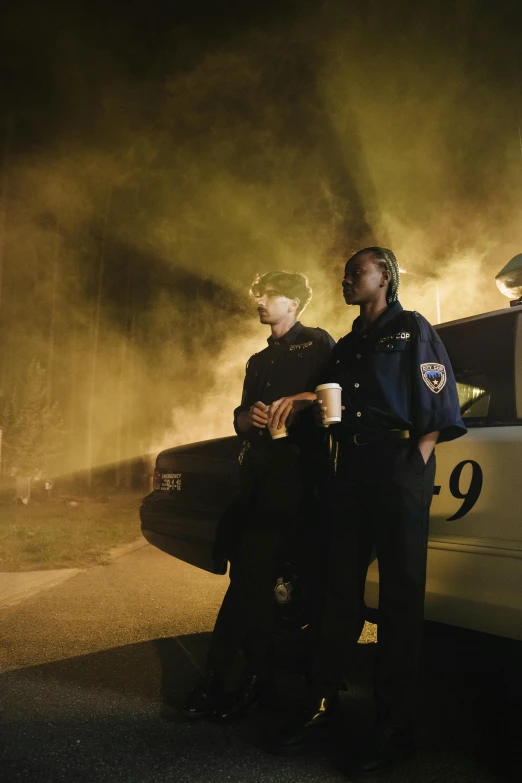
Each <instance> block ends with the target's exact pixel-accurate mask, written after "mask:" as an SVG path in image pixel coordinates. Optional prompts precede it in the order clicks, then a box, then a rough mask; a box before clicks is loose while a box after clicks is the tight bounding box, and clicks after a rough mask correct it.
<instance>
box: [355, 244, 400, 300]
mask: <svg viewBox="0 0 522 783" xmlns="http://www.w3.org/2000/svg"><path fill="white" fill-rule="evenodd" d="M362 253H370V254H371V255H372V256H373V257H374V259H375V261H376V263H377V266H379V267H380V268H381V269H383V270H386V269H387V270H388V272H389V273H390V282H389V284H388V290H387V292H386V304H389V305H390V304H393V302H396V301H397V299H398V298H399V297H398V293H397V292H398V290H399V285H400V282H401V273H400V270H399V262H398V261H397V259H396V258H395V253H394V252H393V250H390V249H389V248H387V247H365V248H363V249H362V250H358V251H357V253H354V255H356V256H359V255H362ZM352 258H353V256H352Z"/></svg>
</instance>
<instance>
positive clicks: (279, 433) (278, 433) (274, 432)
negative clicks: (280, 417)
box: [267, 423, 288, 440]
mask: <svg viewBox="0 0 522 783" xmlns="http://www.w3.org/2000/svg"><path fill="white" fill-rule="evenodd" d="M267 427H268V432H269V433H270V435H271V436H272V440H277V439H278V438H286V437H287V436H288V430H287V429H286V427H281V429H280V430H278V429H277V427H272V426H271V424H270V423H268V424H267Z"/></svg>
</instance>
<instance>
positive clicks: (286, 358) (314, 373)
mask: <svg viewBox="0 0 522 783" xmlns="http://www.w3.org/2000/svg"><path fill="white" fill-rule="evenodd" d="M267 342H268V346H267V347H266V348H265V349H264V350H263V351H260V352H259V353H255V354H254V355H253V356H251V357H250V359H249V360H248V362H247V366H246V374H245V382H244V385H243V397H242V399H241V405H239V407H237V408H236V409H235V411H234V428H235V430H236V432H237V434H238V435H239V436H240V437H242V438H246V439H248V440H249V441H250V442H251V443H253V444H254V445H257V444H260V445H261V444H265V443H268V442H269V441H272V439H271V437H270V433H269V432H268V429H266V428H265V429H262V430H260V429H258V428H255V427H253V428H252V430H251V431H250V432H249V433H244V432H241V430H240V429H239V428H238V426H237V417H238V415H239V414H240V413H241V412H242V411H247V410H248V409H249V408H250V406H251V405H253V404H254V403H255V402H257V401H258V400H261V402H264V403H265V405H270V403H272V402H275V400H279V399H280V398H281V397H290V396H292V395H293V394H299V393H300V392H303V391H314V389H315V387H316V386H317V384H318V383H319V382H320V379H321V377H322V376H323V375H324V372H325V368H326V366H327V364H328V361H329V360H330V357H331V354H332V348H333V347H334V345H335V341H334V339H333V338H332V337H331V336H330V335H329V334H328V332H325V331H324V329H316V328H312V327H310V326H303V325H302V324H301V323H300V322H299V321H297V322H296V323H295V324H294V326H293V327H292V328H291V329H290V330H289V331H288V332H287V333H286V334H285V335H283V337H280V338H279V339H277V340H275V339H274V338H273V337H269V338H268V340H267ZM289 432H290V433H291V435H292V438H291V439H292V440H294V439H295V440H302V439H303V437H304V438H307V436H311V437H312V440H313V435H314V434H316V433H314V425H313V417H312V412H311V410H308V411H303V412H302V413H301V414H299V415H298V416H297V417H296V419H295V422H294V423H293V424H292V425H291V426H290V428H289ZM300 436H301V437H300ZM277 442H280V441H277Z"/></svg>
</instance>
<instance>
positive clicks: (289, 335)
mask: <svg viewBox="0 0 522 783" xmlns="http://www.w3.org/2000/svg"><path fill="white" fill-rule="evenodd" d="M300 329H301V321H296V322H295V324H294V325H293V326H292V328H291V329H289V330H288V332H286V333H285V334H284V335H283V336H282V337H278V338H277V340H276V339H275V338H274V337H272V335H270V337H269V338H268V340H267V343H268V345H275V344H277V343H288V344H289V345H292V344H293V343H295V339H296V337H297V335H298V334H299V331H300Z"/></svg>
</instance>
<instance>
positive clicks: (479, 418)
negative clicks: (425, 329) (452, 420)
mask: <svg viewBox="0 0 522 783" xmlns="http://www.w3.org/2000/svg"><path fill="white" fill-rule="evenodd" d="M515 316H516V314H515V313H509V312H508V313H505V314H501V315H497V316H490V317H486V318H483V319H476V320H471V321H465V322H463V323H457V324H453V325H451V324H450V325H448V326H444V325H441V326H440V327H439V328H438V329H437V331H438V333H439V335H440V337H441V338H442V340H443V342H444V345H445V346H446V350H447V351H448V355H449V358H450V361H451V364H452V367H453V372H454V373H455V379H456V381H457V390H458V394H459V401H460V409H461V414H462V416H463V418H465V420H466V425H467V426H477V427H480V426H493V425H506V424H512V423H522V422H521V421H517V411H516V404H515V368H514V357H515V333H516V317H515Z"/></svg>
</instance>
